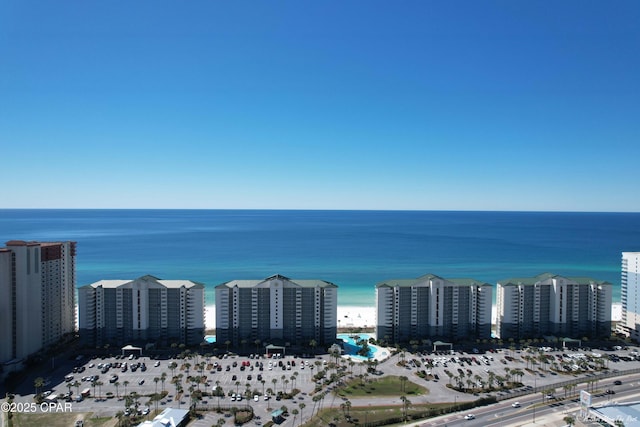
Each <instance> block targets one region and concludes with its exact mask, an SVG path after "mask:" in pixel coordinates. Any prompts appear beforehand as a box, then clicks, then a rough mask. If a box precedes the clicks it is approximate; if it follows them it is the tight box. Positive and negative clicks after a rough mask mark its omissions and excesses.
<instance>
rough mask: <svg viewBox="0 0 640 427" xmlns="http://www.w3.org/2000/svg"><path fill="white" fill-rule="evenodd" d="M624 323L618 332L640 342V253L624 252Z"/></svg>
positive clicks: (622, 299)
mask: <svg viewBox="0 0 640 427" xmlns="http://www.w3.org/2000/svg"><path fill="white" fill-rule="evenodd" d="M620 283H621V285H622V286H621V288H622V289H621V293H620V299H621V302H622V321H621V322H620V323H619V324H618V330H619V331H621V332H623V333H624V334H625V335H627V336H628V337H631V338H633V339H635V340H636V341H638V340H640V252H622V277H621V281H620Z"/></svg>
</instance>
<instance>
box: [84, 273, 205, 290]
mask: <svg viewBox="0 0 640 427" xmlns="http://www.w3.org/2000/svg"><path fill="white" fill-rule="evenodd" d="M136 283H138V284H140V283H145V284H147V285H151V286H162V287H165V288H171V289H179V288H181V287H183V286H184V287H185V288H196V289H198V288H202V289H203V288H204V287H205V285H204V284H203V283H199V282H194V281H192V280H162V279H159V278H157V277H155V276H151V275H146V276H142V277H138V278H137V279H133V280H117V279H113V280H99V281H97V282H95V283H91V284H90V285H85V286H83V288H86V287H91V288H98V287H102V288H119V287H121V286H126V285H128V284H131V285H133V284H136Z"/></svg>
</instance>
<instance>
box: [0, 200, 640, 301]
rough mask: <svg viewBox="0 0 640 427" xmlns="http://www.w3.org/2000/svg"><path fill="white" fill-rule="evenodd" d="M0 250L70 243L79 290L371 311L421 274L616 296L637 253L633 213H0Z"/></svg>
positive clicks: (638, 232)
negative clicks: (335, 292) (580, 285)
mask: <svg viewBox="0 0 640 427" xmlns="http://www.w3.org/2000/svg"><path fill="white" fill-rule="evenodd" d="M0 239H4V240H0V242H2V243H4V242H6V241H9V240H41V241H56V240H73V241H76V242H78V247H77V248H78V253H77V284H78V286H83V285H86V284H89V283H93V282H95V281H98V280H101V279H134V278H137V277H140V276H143V275H146V274H151V275H154V276H156V277H159V278H161V279H188V280H194V281H199V282H202V283H204V284H206V286H207V292H206V299H207V301H206V303H207V305H211V304H213V303H214V287H215V286H217V285H219V284H220V283H224V282H226V281H229V280H233V279H261V278H266V277H269V276H271V275H273V274H281V275H284V276H287V277H290V278H292V279H322V280H327V281H330V282H333V283H335V284H336V285H338V286H339V301H338V304H339V305H350V306H372V305H374V301H375V292H374V289H375V284H376V283H378V282H380V281H383V280H386V279H392V278H415V277H419V276H421V275H423V274H426V273H432V274H436V275H439V276H442V277H445V278H462V277H471V278H475V279H478V280H482V281H484V282H488V283H491V284H495V283H497V282H498V281H499V280H502V279H506V278H510V277H530V276H534V275H537V274H540V273H543V272H551V273H555V274H559V275H565V276H588V277H592V278H594V279H598V280H607V281H609V282H611V283H613V284H614V296H613V298H614V301H619V300H620V259H621V252H622V251H640V214H638V213H561V212H467V211H465V212H457V211H456V212H445V211H302V210H300V211H298V210H281V211H278V210H22V209H3V210H0Z"/></svg>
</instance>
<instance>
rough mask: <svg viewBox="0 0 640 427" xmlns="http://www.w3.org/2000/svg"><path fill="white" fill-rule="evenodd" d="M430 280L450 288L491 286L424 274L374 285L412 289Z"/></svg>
mask: <svg viewBox="0 0 640 427" xmlns="http://www.w3.org/2000/svg"><path fill="white" fill-rule="evenodd" d="M432 280H442V281H444V282H445V284H449V285H451V286H491V285H490V284H489V283H486V282H483V281H482V280H477V279H472V278H454V279H450V278H444V277H440V276H436V275H435V274H431V273H428V274H425V275H422V276H420V277H418V278H416V279H389V280H385V281H383V282H380V283H378V284H376V287H377V288H379V287H384V286H387V287H396V286H399V287H412V286H416V285H419V284H422V283H425V282H429V281H432Z"/></svg>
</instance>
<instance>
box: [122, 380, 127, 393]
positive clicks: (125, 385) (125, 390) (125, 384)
mask: <svg viewBox="0 0 640 427" xmlns="http://www.w3.org/2000/svg"><path fill="white" fill-rule="evenodd" d="M122 385H123V386H124V395H125V396H126V395H127V386H128V385H129V381H125V382H123V383H122Z"/></svg>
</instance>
